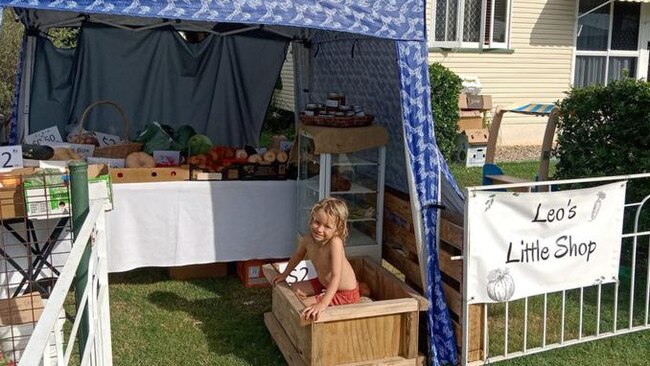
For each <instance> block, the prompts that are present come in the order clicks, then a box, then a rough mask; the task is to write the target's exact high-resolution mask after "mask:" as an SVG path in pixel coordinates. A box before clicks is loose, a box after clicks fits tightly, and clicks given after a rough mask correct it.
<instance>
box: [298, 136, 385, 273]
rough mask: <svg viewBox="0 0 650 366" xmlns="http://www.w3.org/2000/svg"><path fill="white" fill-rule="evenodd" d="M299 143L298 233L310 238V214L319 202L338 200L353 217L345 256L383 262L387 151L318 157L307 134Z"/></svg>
mask: <svg viewBox="0 0 650 366" xmlns="http://www.w3.org/2000/svg"><path fill="white" fill-rule="evenodd" d="M297 143H298V146H299V148H298V154H299V155H298V216H299V217H298V231H299V233H301V234H303V235H304V234H308V232H309V214H310V211H311V208H312V207H313V205H314V204H315V203H316V202H317V201H318V200H319V199H322V198H324V197H327V196H328V195H329V196H335V197H338V198H340V199H342V200H344V201H345V202H346V203H347V205H348V211H349V214H350V216H349V217H348V230H349V233H350V235H349V236H348V238H347V240H346V253H348V255H354V256H371V257H372V258H374V259H375V260H377V261H380V260H381V246H382V239H381V235H382V221H383V211H384V210H383V195H384V190H383V185H384V167H385V162H386V148H385V147H384V146H378V147H372V148H368V149H363V150H354V151H353V150H352V149H350V150H347V151H352V152H348V153H320V154H316V153H315V146H316V145H315V143H314V141H313V138H311V137H310V136H309V135H306V134H305V133H301V134H300V135H299V139H298V141H297ZM348 187H349V189H346V190H341V189H342V188H348Z"/></svg>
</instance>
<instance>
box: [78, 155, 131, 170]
mask: <svg viewBox="0 0 650 366" xmlns="http://www.w3.org/2000/svg"><path fill="white" fill-rule="evenodd" d="M87 161H88V164H106V165H108V167H109V168H124V159H111V158H97V157H92V156H89V157H88V159H87Z"/></svg>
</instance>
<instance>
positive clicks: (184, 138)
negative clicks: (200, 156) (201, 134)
mask: <svg viewBox="0 0 650 366" xmlns="http://www.w3.org/2000/svg"><path fill="white" fill-rule="evenodd" d="M194 135H196V131H195V130H194V128H193V127H192V126H189V125H182V126H180V127H178V128H177V129H176V132H175V133H174V141H176V143H178V144H179V145H180V146H181V151H183V152H184V153H187V144H188V142H189V141H190V138H191V137H192V136H194Z"/></svg>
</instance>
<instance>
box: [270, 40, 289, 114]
mask: <svg viewBox="0 0 650 366" xmlns="http://www.w3.org/2000/svg"><path fill="white" fill-rule="evenodd" d="M280 76H281V78H282V90H275V92H274V94H273V103H274V105H275V106H276V107H278V108H281V109H284V110H287V111H293V110H294V103H293V99H294V98H293V49H292V48H291V45H289V49H288V50H287V58H286V59H285V60H284V65H282V71H280Z"/></svg>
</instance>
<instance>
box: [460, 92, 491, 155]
mask: <svg viewBox="0 0 650 366" xmlns="http://www.w3.org/2000/svg"><path fill="white" fill-rule="evenodd" d="M458 108H459V109H460V119H459V120H458V126H457V130H458V135H457V139H456V159H457V160H459V161H463V162H465V166H467V167H470V166H482V165H483V164H484V163H485V151H486V150H487V141H488V136H489V131H488V129H487V128H486V127H485V126H484V124H483V120H484V117H485V112H486V111H489V110H490V109H492V97H490V96H489V95H475V94H461V95H460V96H459V98H458Z"/></svg>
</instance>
